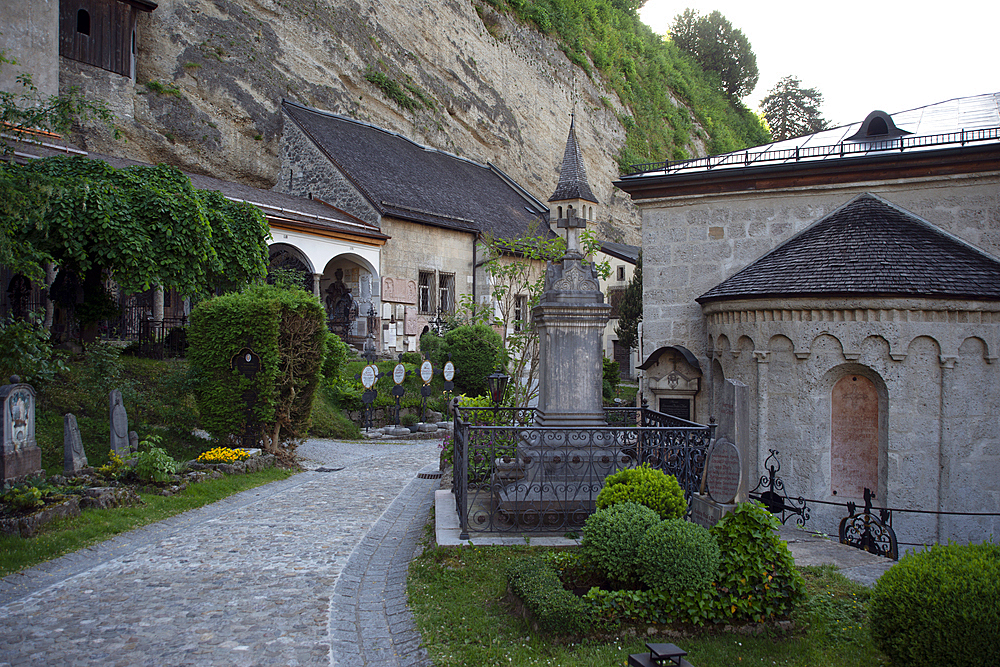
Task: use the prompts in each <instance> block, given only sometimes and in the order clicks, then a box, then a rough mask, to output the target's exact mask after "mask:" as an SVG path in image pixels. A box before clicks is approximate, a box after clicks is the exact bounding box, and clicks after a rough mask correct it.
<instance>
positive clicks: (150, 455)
mask: <svg viewBox="0 0 1000 667" xmlns="http://www.w3.org/2000/svg"><path fill="white" fill-rule="evenodd" d="M159 443H160V437H159V436H156V435H154V436H152V437H151V438H149V439H148V440H143V441H142V442H141V443H140V445H139V446H140V449H141V451H140V452H139V453H138V454H136V457H135V474H136V475H138V476H139V478H140V479H144V480H146V481H147V482H157V483H159V484H163V483H165V482H169V481H170V479H171V476H172V475H174V474H175V473H176V472H177V461H175V460H174V457H172V456H170V454H167V452H166V450H164V449H163V448H162V447H157V445H158V444H159Z"/></svg>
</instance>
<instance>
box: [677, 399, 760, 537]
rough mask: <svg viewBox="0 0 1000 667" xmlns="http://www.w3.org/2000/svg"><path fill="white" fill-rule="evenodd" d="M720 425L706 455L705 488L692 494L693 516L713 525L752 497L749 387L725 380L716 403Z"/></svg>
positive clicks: (704, 524)
mask: <svg viewBox="0 0 1000 667" xmlns="http://www.w3.org/2000/svg"><path fill="white" fill-rule="evenodd" d="M717 410H718V412H719V425H718V427H717V428H716V431H715V441H714V442H713V443H712V446H711V448H710V449H709V451H708V456H707V457H706V459H705V470H704V473H703V491H705V490H707V493H694V494H692V495H691V520H692V521H694V522H695V523H698V524H700V525H702V526H705V527H706V528H707V527H711V526H714V525H715V524H716V523H718V521H719V519H721V518H722V517H723V515H725V514H727V513H729V512H732V511H733V510H735V509H736V506H737V505H738V504H739V503H744V502H746V501H747V500H748V499H749V483H750V477H749V475H750V469H749V460H750V457H749V446H750V405H749V389H748V387H747V386H746V385H745V384H744V383H742V382H740V381H739V380H726V382H725V385H724V386H723V388H722V398H721V401H720V402H719V405H718V406H717Z"/></svg>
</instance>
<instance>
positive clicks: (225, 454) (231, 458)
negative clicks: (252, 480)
mask: <svg viewBox="0 0 1000 667" xmlns="http://www.w3.org/2000/svg"><path fill="white" fill-rule="evenodd" d="M248 458H250V455H249V454H247V453H246V452H245V451H244V450H242V449H230V448H229V447H216V448H215V449H210V450H208V451H207V452H204V453H202V454H201V455H200V456H198V462H199V463H235V462H237V461H245V460H246V459H248Z"/></svg>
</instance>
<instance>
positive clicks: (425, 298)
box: [411, 271, 435, 313]
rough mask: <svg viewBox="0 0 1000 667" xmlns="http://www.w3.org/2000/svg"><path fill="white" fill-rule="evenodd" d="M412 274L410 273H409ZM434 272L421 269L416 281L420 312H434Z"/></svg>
mask: <svg viewBox="0 0 1000 667" xmlns="http://www.w3.org/2000/svg"><path fill="white" fill-rule="evenodd" d="M411 275H412V274H411ZM434 283H435V281H434V272H433V271H421V272H420V278H419V281H418V283H417V291H418V298H419V299H420V303H419V306H420V312H421V313H433V312H434Z"/></svg>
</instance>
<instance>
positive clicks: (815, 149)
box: [626, 127, 1000, 178]
mask: <svg viewBox="0 0 1000 667" xmlns="http://www.w3.org/2000/svg"><path fill="white" fill-rule="evenodd" d="M997 140H1000V127H991V128H986V129H981V130H961V131H959V132H948V133H945V134H932V135H926V136H918V137H914V136H910V137H895V138H893V139H886V140H882V141H841V142H839V143H836V144H833V145H827V146H796V147H794V148H767V149H765V150H761V151H752V150H749V149H748V150H745V151H737V152H734V153H724V154H722V155H710V156H708V157H701V158H693V159H690V160H677V161H670V160H664V161H663V162H645V163H642V164H633V165H631V166H630V171H629V173H628V175H627V176H626V178H629V177H633V176H641V175H644V174H648V173H651V172H665V173H676V172H680V171H687V170H695V169H702V170H712V169H716V168H718V167H750V166H755V165H762V164H770V163H777V162H799V161H802V160H817V159H819V160H822V159H829V158H842V157H849V156H852V155H867V154H871V153H881V152H887V151H900V152H904V151H907V150H913V149H923V148H930V147H933V146H948V145H960V146H965V145H966V144H970V143H979V142H985V141H997Z"/></svg>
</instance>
